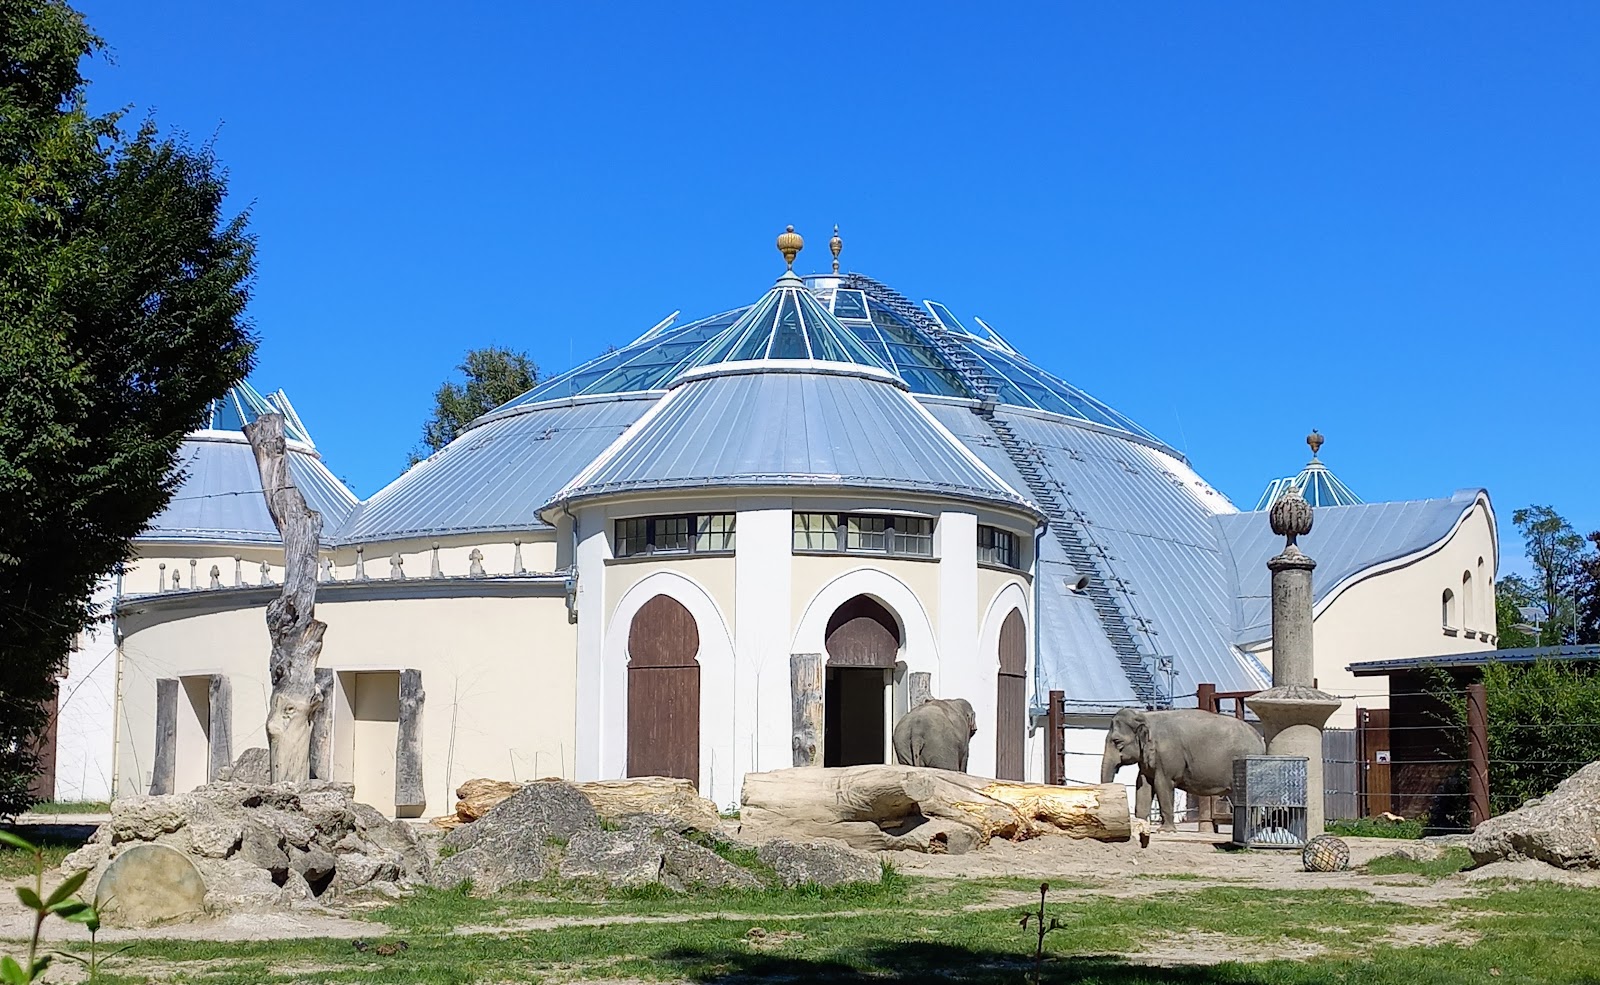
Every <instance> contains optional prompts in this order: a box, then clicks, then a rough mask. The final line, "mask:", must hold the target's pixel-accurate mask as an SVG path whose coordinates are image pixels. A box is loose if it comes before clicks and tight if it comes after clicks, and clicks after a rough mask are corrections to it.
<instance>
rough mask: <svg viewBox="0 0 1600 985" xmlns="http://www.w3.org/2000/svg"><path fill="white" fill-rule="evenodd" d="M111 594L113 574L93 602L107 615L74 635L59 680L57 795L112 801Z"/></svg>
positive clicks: (113, 671)
mask: <svg viewBox="0 0 1600 985" xmlns="http://www.w3.org/2000/svg"><path fill="white" fill-rule="evenodd" d="M115 593H116V576H115V575H111V576H107V577H105V578H102V579H101V580H100V581H99V582H98V583H97V584H96V586H95V592H94V603H95V605H96V606H97V607H99V608H100V611H102V612H103V613H106V614H107V615H106V618H104V619H102V620H101V621H98V622H96V623H94V624H92V625H90V626H88V627H86V628H84V629H83V631H82V632H80V633H79V634H78V640H77V647H76V648H75V649H74V650H73V651H72V652H71V653H69V654H67V673H66V676H65V677H63V678H61V681H60V682H59V684H58V690H57V701H56V787H55V794H54V796H55V799H56V800H61V801H84V800H110V799H111V796H112V785H113V776H114V774H115V765H114V761H113V760H114V752H115V749H114V747H115V740H114V736H115V734H116V730H115V727H114V724H113V721H114V717H115V713H114V710H113V708H114V705H115V703H116V693H117V643H116V631H115V627H114V625H113V624H112V622H111V620H110V618H109V611H110V605H111V601H112V599H113V597H114V596H115Z"/></svg>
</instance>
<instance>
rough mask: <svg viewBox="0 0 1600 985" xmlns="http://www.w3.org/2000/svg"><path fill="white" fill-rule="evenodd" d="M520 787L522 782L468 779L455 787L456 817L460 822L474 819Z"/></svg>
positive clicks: (487, 811)
mask: <svg viewBox="0 0 1600 985" xmlns="http://www.w3.org/2000/svg"><path fill="white" fill-rule="evenodd" d="M521 789H522V784H520V783H511V782H508V781H506V780H487V779H483V778H481V777H480V778H479V779H476V780H468V781H467V782H466V783H463V784H461V786H459V787H456V813H455V816H456V819H457V820H458V821H459V822H461V823H466V822H469V821H476V820H477V819H478V818H480V817H482V816H484V815H485V814H487V813H489V810H490V809H491V808H493V807H494V806H495V805H496V804H498V803H500V802H501V801H502V800H505V799H506V798H507V797H509V796H511V795H512V794H514V793H516V792H517V791H518V790H521Z"/></svg>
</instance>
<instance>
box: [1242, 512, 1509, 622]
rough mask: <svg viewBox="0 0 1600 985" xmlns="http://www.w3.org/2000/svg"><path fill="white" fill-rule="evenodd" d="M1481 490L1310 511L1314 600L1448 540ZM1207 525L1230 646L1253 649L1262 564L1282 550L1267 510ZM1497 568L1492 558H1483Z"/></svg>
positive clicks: (1266, 605) (1263, 607) (1267, 606)
mask: <svg viewBox="0 0 1600 985" xmlns="http://www.w3.org/2000/svg"><path fill="white" fill-rule="evenodd" d="M1481 495H1484V491H1483V490H1481V489H1463V490H1461V491H1460V492H1457V493H1456V494H1455V495H1454V496H1451V497H1450V498H1448V499H1417V500H1411V501H1408V502H1400V503H1363V504H1361V505H1359V506H1330V507H1324V508H1322V509H1318V510H1315V511H1314V512H1313V513H1312V524H1311V532H1310V533H1309V534H1306V535H1305V536H1303V537H1301V538H1299V540H1298V543H1299V545H1300V549H1301V550H1303V551H1305V552H1306V554H1308V555H1310V556H1311V558H1312V559H1313V560H1315V561H1316V562H1317V568H1316V570H1315V571H1314V572H1312V575H1311V584H1312V590H1313V593H1314V595H1315V598H1316V600H1317V601H1318V602H1320V601H1322V599H1323V598H1324V597H1325V596H1326V595H1327V593H1328V592H1329V591H1330V590H1331V589H1333V588H1334V587H1335V586H1337V585H1338V584H1339V583H1340V582H1342V581H1344V580H1345V579H1346V578H1348V577H1350V576H1351V575H1353V574H1356V573H1357V572H1360V571H1364V570H1366V569H1367V568H1370V567H1372V566H1374V565H1378V564H1383V563H1384V562H1386V561H1393V560H1395V559H1396V558H1401V557H1405V556H1406V555H1408V554H1415V553H1416V552H1418V551H1421V550H1424V549H1425V548H1428V547H1431V546H1432V545H1434V544H1437V543H1439V542H1440V541H1442V540H1444V538H1445V537H1447V536H1449V534H1450V531H1452V530H1454V529H1455V526H1456V524H1457V522H1458V521H1460V519H1461V517H1462V515H1463V514H1465V513H1466V512H1467V510H1469V509H1471V508H1472V504H1473V503H1475V502H1477V500H1478V497H1479V496H1481ZM1211 522H1212V523H1213V524H1215V525H1216V527H1217V530H1218V532H1219V535H1220V540H1219V543H1220V545H1221V547H1222V549H1223V550H1224V551H1225V552H1226V570H1227V578H1228V586H1229V595H1230V596H1231V598H1232V610H1233V612H1232V618H1231V620H1230V621H1231V622H1232V624H1233V626H1234V636H1233V638H1234V640H1235V641H1237V642H1239V643H1255V642H1259V641H1261V640H1265V639H1269V638H1271V636H1272V607H1271V575H1270V573H1269V572H1268V571H1267V561H1268V560H1269V559H1271V558H1272V557H1273V556H1275V555H1276V554H1278V553H1279V552H1281V551H1282V550H1283V538H1282V537H1278V536H1275V535H1274V534H1273V533H1272V527H1271V524H1269V523H1268V521H1267V514H1266V513H1265V512H1250V513H1235V514H1233V515H1231V516H1216V517H1213V518H1212V520H1211ZM1489 560H1490V563H1495V559H1492V558H1491V559H1489Z"/></svg>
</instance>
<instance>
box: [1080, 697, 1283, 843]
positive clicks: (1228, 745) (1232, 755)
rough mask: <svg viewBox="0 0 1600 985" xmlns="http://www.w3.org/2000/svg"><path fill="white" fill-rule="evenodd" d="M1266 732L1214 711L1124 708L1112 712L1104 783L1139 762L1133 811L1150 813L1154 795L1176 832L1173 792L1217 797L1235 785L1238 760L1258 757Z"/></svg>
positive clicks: (1165, 827) (1167, 826)
mask: <svg viewBox="0 0 1600 985" xmlns="http://www.w3.org/2000/svg"><path fill="white" fill-rule="evenodd" d="M1264 749H1265V746H1264V744H1263V743H1262V741H1261V736H1260V735H1259V734H1258V733H1257V732H1256V730H1255V729H1254V728H1251V727H1250V726H1249V725H1248V724H1246V723H1244V722H1242V721H1240V720H1239V719H1237V718H1234V717H1233V716H1232V715H1214V714H1212V713H1211V712H1208V711H1200V710H1198V709H1194V708H1185V709H1177V710H1173V711H1139V710H1137V709H1134V708H1124V709H1122V710H1121V711H1119V712H1117V713H1116V715H1114V716H1112V719H1111V731H1110V732H1109V733H1107V735H1106V750H1105V754H1104V755H1103V756H1102V757H1101V759H1100V782H1101V783H1110V782H1112V781H1113V780H1115V779H1116V775H1117V770H1118V769H1119V768H1120V767H1123V766H1129V765H1132V764H1134V763H1137V764H1139V786H1138V788H1137V791H1136V793H1135V795H1134V816H1135V817H1138V818H1141V819H1148V818H1149V817H1150V794H1151V791H1152V790H1154V792H1155V799H1156V801H1157V803H1159V804H1160V805H1161V830H1162V831H1176V830H1178V826H1177V824H1176V823H1175V821H1174V815H1173V810H1172V791H1173V790H1182V791H1184V792H1185V793H1187V794H1189V795H1190V796H1192V797H1213V796H1221V795H1225V794H1227V793H1228V791H1229V790H1230V789H1232V787H1233V761H1234V760H1235V759H1243V758H1244V757H1245V756H1259V755H1261V754H1262V751H1263V750H1264Z"/></svg>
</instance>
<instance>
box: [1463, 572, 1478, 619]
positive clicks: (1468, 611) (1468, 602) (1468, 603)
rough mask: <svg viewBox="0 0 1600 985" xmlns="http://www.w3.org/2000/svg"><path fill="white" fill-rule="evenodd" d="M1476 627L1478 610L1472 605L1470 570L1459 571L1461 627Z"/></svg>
mask: <svg viewBox="0 0 1600 985" xmlns="http://www.w3.org/2000/svg"><path fill="white" fill-rule="evenodd" d="M1477 627H1478V610H1477V609H1474V608H1473V607H1472V572H1470V571H1463V572H1461V628H1462V629H1476V628H1477Z"/></svg>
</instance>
